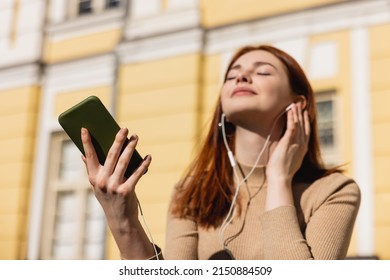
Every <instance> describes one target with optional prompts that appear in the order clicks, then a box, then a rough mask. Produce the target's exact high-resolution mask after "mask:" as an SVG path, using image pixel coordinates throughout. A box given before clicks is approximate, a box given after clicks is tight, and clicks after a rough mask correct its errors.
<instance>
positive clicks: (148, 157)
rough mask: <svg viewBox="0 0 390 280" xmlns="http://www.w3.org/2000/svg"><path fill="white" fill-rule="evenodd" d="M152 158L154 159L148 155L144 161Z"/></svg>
mask: <svg viewBox="0 0 390 280" xmlns="http://www.w3.org/2000/svg"><path fill="white" fill-rule="evenodd" d="M151 158H152V156H151V155H147V156H146V157H145V158H144V160H150V159H151Z"/></svg>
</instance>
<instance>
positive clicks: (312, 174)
mask: <svg viewBox="0 0 390 280" xmlns="http://www.w3.org/2000/svg"><path fill="white" fill-rule="evenodd" d="M255 50H263V51H267V52H269V53H271V54H273V55H274V56H276V57H277V58H278V59H279V60H280V61H281V62H282V63H283V65H284V66H285V69H286V73H287V76H288V79H289V84H290V88H291V90H292V92H293V93H294V94H297V95H303V96H305V97H306V101H307V104H306V110H307V112H308V113H309V118H310V128H311V132H310V139H309V144H308V152H307V154H306V155H305V157H304V159H303V162H302V165H301V167H300V169H299V170H298V171H297V173H296V174H295V176H294V179H293V180H294V181H295V182H297V181H298V182H313V181H314V180H316V179H318V178H320V177H322V176H324V175H327V174H329V173H332V172H335V171H336V170H337V169H326V168H325V167H324V165H323V163H322V160H321V155H320V145H319V138H318V131H317V114H316V103H315V99H314V93H313V89H312V87H311V85H310V83H309V81H308V79H307V77H306V75H305V73H304V72H303V70H302V68H301V67H300V66H299V64H298V63H297V62H296V60H295V59H294V58H292V57H291V56H290V55H288V54H287V53H285V52H283V51H281V50H279V49H277V48H275V47H272V46H268V45H261V46H246V47H243V48H242V49H240V50H239V51H237V52H236V53H235V55H234V56H233V58H232V60H231V61H230V64H229V66H228V68H227V71H226V73H225V77H224V81H226V79H227V73H228V71H229V69H230V68H231V67H232V65H233V64H234V63H235V61H236V60H237V59H238V58H239V57H240V56H242V55H243V54H245V53H248V52H251V51H255ZM221 114H222V106H221V100H220V98H219V100H218V103H217V106H216V109H215V112H214V115H213V118H212V121H211V124H210V129H209V132H208V134H207V136H206V138H205V139H204V142H203V145H202V146H201V149H200V151H199V154H198V156H197V157H196V158H195V159H194V161H193V162H192V164H191V165H190V166H189V169H188V171H187V172H186V174H185V176H184V178H183V180H182V181H181V182H180V183H179V184H178V185H177V190H176V194H175V197H174V198H173V201H172V205H171V209H170V211H171V212H172V214H174V215H175V216H177V217H179V218H191V219H194V220H195V221H196V222H197V223H198V225H200V226H202V227H205V228H208V227H217V226H218V225H220V224H221V222H222V221H223V219H224V217H225V216H226V214H227V212H228V211H229V207H230V204H231V202H232V196H233V192H234V182H233V170H232V168H231V166H230V163H229V159H228V155H227V151H226V148H225V146H224V144H223V139H222V135H221V132H220V129H219V126H218V124H219V122H220V119H221ZM227 140H228V144H229V146H230V147H231V149H232V150H233V148H234V134H233V135H232V136H231V137H228V139H227ZM233 151H234V150H233Z"/></svg>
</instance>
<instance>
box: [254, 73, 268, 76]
mask: <svg viewBox="0 0 390 280" xmlns="http://www.w3.org/2000/svg"><path fill="white" fill-rule="evenodd" d="M256 74H257V75H260V76H270V75H271V73H268V72H259V73H256Z"/></svg>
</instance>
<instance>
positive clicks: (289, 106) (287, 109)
mask: <svg viewBox="0 0 390 280" xmlns="http://www.w3.org/2000/svg"><path fill="white" fill-rule="evenodd" d="M294 105H295V103H291V104H290V105H288V106H287V108H286V109H285V110H284V111H285V112H288V111H290V110H291V109H292V107H294Z"/></svg>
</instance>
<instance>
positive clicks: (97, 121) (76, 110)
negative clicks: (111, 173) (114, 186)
mask: <svg viewBox="0 0 390 280" xmlns="http://www.w3.org/2000/svg"><path fill="white" fill-rule="evenodd" d="M58 122H59V123H60V125H61V126H62V128H63V129H64V131H65V132H66V133H67V134H68V136H69V138H70V139H71V140H72V141H73V142H74V143H75V144H76V146H77V148H78V149H79V150H80V152H81V153H82V154H83V155H84V156H85V152H84V148H83V143H82V141H81V128H82V127H85V128H86V129H88V131H89V134H90V135H91V139H92V144H93V146H94V147H95V151H96V154H97V157H98V159H99V163H100V164H101V165H104V162H105V161H106V157H107V154H108V151H109V150H110V148H111V146H112V144H113V143H114V140H115V136H116V134H117V133H118V131H119V130H120V127H119V125H118V124H117V122H116V121H115V119H114V118H113V117H112V116H111V114H110V112H109V111H108V110H107V108H106V107H105V106H104V105H103V103H102V102H101V101H100V99H99V98H98V97H96V96H90V97H88V98H86V99H84V100H83V101H81V102H80V103H78V104H76V105H74V106H73V107H71V108H69V109H68V110H66V111H65V112H63V113H62V114H60V115H59V117H58ZM128 141H129V140H128V139H127V141H126V142H125V143H124V145H123V147H122V151H123V150H124V148H125V147H126V145H127V143H128ZM142 161H143V159H142V157H141V156H140V154H139V153H138V152H137V151H136V150H135V151H134V153H133V155H132V157H131V160H130V163H129V165H128V167H127V169H126V172H125V177H127V178H128V177H130V175H131V174H132V173H133V172H134V171H135V170H136V169H137V168H138V167H139V165H140V164H141V163H142Z"/></svg>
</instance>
